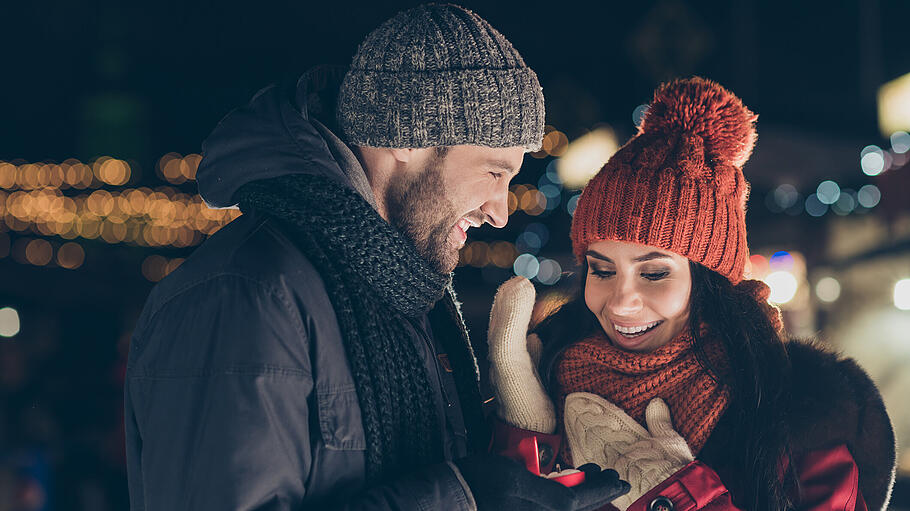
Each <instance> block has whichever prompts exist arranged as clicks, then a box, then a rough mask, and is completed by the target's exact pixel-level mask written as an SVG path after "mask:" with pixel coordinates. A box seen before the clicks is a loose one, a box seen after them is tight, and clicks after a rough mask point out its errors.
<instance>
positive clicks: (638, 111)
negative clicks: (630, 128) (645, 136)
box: [632, 105, 651, 128]
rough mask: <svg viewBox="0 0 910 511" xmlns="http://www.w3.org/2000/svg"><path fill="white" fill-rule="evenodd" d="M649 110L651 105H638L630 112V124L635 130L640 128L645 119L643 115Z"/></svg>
mask: <svg viewBox="0 0 910 511" xmlns="http://www.w3.org/2000/svg"><path fill="white" fill-rule="evenodd" d="M649 108H651V105H638V106H637V107H635V109H634V110H632V124H634V125H635V127H636V128H637V127H639V126H641V122H642V121H643V120H644V119H645V114H646V113H648V109H649Z"/></svg>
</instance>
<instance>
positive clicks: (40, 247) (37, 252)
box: [25, 239, 54, 266]
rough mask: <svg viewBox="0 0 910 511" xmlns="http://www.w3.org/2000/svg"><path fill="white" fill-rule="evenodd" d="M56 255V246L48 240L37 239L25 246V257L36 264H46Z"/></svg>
mask: <svg viewBox="0 0 910 511" xmlns="http://www.w3.org/2000/svg"><path fill="white" fill-rule="evenodd" d="M53 257H54V247H52V246H51V244H50V243H49V242H48V241H47V240H42V239H36V240H31V241H29V242H28V245H26V246H25V259H26V260H27V261H28V262H29V263H31V264H34V265H35V266H44V265H46V264H47V263H49V262H51V259H53Z"/></svg>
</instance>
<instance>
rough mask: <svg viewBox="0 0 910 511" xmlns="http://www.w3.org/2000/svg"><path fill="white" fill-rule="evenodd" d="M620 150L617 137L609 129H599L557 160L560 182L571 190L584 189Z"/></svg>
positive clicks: (573, 144) (583, 137)
mask: <svg viewBox="0 0 910 511" xmlns="http://www.w3.org/2000/svg"><path fill="white" fill-rule="evenodd" d="M618 149H619V142H618V141H617V139H616V135H615V134H614V133H613V130H612V129H610V128H608V127H600V128H597V129H595V130H594V131H591V132H590V133H587V134H585V135H583V136H581V137H579V138H578V139H576V140H574V141H573V142H572V143H571V144H569V147H568V149H567V150H566V152H565V155H564V156H563V157H562V158H560V159H559V160H557V163H556V170H557V172H558V173H559V179H560V181H562V183H563V185H564V186H565V187H566V188H569V189H573V190H578V189H581V188H583V187H584V186H585V185H586V184H587V183H588V181H590V180H591V178H592V177H594V175H595V174H597V172H598V171H600V169H601V168H602V167H603V165H604V163H606V162H607V160H609V159H610V157H611V156H613V154H614V153H615V152H616V151H617V150H618Z"/></svg>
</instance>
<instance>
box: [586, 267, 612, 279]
mask: <svg viewBox="0 0 910 511" xmlns="http://www.w3.org/2000/svg"><path fill="white" fill-rule="evenodd" d="M591 275H594V276H595V277H597V278H599V279H606V278H609V277H612V276H613V275H616V272H615V271H612V270H599V269H597V268H593V267H592V268H591Z"/></svg>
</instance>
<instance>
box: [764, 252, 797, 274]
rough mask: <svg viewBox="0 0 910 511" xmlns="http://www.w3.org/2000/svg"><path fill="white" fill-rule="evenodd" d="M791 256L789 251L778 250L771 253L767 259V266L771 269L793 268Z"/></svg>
mask: <svg viewBox="0 0 910 511" xmlns="http://www.w3.org/2000/svg"><path fill="white" fill-rule="evenodd" d="M793 263H794V260H793V256H792V255H791V254H790V252H786V251H784V250H780V251H778V252H775V253H774V254H772V255H771V257H770V258H769V259H768V267H769V268H770V269H771V270H772V271H778V270H791V269H793Z"/></svg>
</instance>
